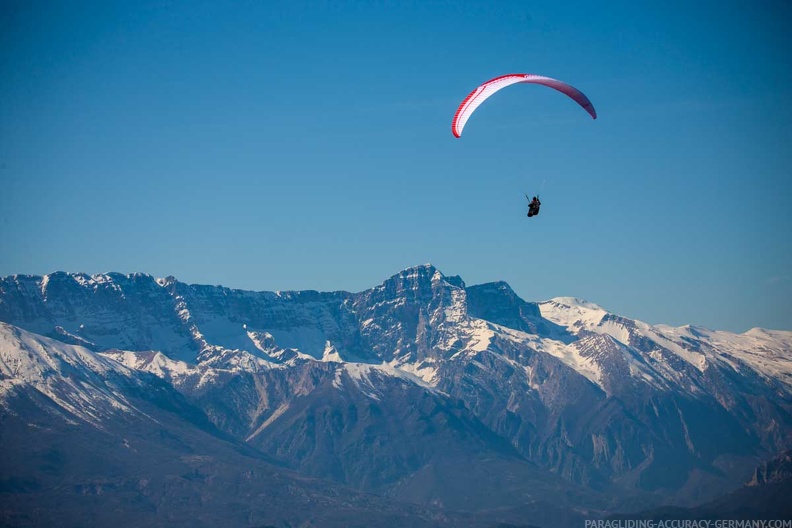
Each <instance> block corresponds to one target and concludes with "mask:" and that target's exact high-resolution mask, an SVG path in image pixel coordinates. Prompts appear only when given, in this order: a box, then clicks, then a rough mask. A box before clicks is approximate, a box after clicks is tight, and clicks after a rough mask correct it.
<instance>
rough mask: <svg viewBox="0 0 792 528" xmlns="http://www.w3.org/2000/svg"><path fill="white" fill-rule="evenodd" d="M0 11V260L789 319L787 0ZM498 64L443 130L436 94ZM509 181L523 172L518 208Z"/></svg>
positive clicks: (445, 95)
mask: <svg viewBox="0 0 792 528" xmlns="http://www.w3.org/2000/svg"><path fill="white" fill-rule="evenodd" d="M690 4H691V3H689V2H673V1H672V2H667V1H663V2H660V1H657V2H653V1H650V2H628V1H624V2H621V1H613V2H601V3H600V2H580V3H563V4H562V3H558V2H525V1H520V2H511V1H499V2H439V1H438V2H423V1H421V2H419V1H415V2H410V1H404V2H402V1H400V2H396V1H393V2H389V1H381V2H293V1H292V2H279V1H266V2H253V1H248V2H202V1H184V2H170V1H169V2H148V1H141V2H105V1H102V2H82V1H73V2H30V1H17V0H10V1H6V2H3V3H2V5H0V185H1V186H2V187H0V188H2V192H0V275H8V274H14V273H25V274H46V273H50V272H53V271H56V270H65V271H83V272H87V273H98V272H104V271H120V272H133V271H142V272H146V273H151V274H153V275H155V276H165V275H174V276H176V277H177V278H178V279H180V280H182V281H185V282H191V283H205V284H223V285H225V286H229V287H234V288H243V289H252V290H287V289H316V290H348V291H361V290H364V289H367V288H370V287H372V286H375V285H376V284H379V283H380V282H381V281H382V280H384V279H385V278H387V277H388V276H390V275H391V274H393V273H396V272H398V271H399V270H400V269H403V268H405V267H408V266H412V265H418V264H423V263H427V262H430V263H432V264H434V265H435V266H437V267H438V268H439V269H440V270H441V271H442V272H443V273H445V274H447V275H457V274H458V275H461V276H462V278H463V279H464V280H465V281H466V282H467V283H468V284H477V283H482V282H488V281H494V280H505V281H507V282H509V284H511V286H512V287H513V288H514V289H515V291H516V292H517V293H518V294H519V295H520V296H522V297H523V298H525V299H526V300H533V301H540V300H545V299H548V298H550V297H555V296H575V297H580V298H583V299H587V300H589V301H592V302H596V303H598V304H600V305H602V306H603V307H604V308H606V309H608V310H610V311H613V312H616V313H619V314H622V315H625V316H628V317H633V318H637V319H641V320H643V321H646V322H649V323H667V324H673V325H682V324H700V325H704V326H708V327H710V328H714V329H724V330H732V331H738V332H742V331H745V330H748V329H749V328H751V327H754V326H762V327H765V328H775V329H786V330H792V212H790V203H792V148H791V146H790V138H792V105H790V103H789V100H790V86H791V85H792V51H791V50H792V37H790V32H789V29H788V28H789V24H790V23H791V22H792V4H790V3H789V2H783V1H777V2H776V1H765V2H749V1H745V2H742V1H736V0H735V1H732V2H714V1H713V2H696V3H695V4H696V5H690ZM506 73H536V74H541V75H547V76H550V77H554V78H557V79H561V80H564V81H566V82H568V83H570V84H572V85H574V86H575V87H577V88H579V89H581V90H582V91H583V92H584V93H585V94H586V95H587V96H588V97H589V98H590V99H591V101H592V102H593V103H594V106H595V107H596V109H597V112H598V114H599V118H598V119H597V120H596V121H593V120H591V119H590V118H589V116H588V115H587V114H586V113H585V112H584V111H583V110H581V109H580V108H579V107H578V106H577V105H575V103H573V102H572V101H570V100H568V99H566V98H565V97H564V96H563V95H560V94H558V93H557V92H554V91H553V90H550V89H547V88H544V87H539V86H531V85H516V86H512V87H510V88H507V89H505V90H503V91H502V92H499V93H498V94H497V95H496V96H495V97H493V98H492V99H491V100H489V101H487V102H486V103H485V104H484V105H483V106H482V107H481V108H479V110H478V111H477V112H476V113H475V114H474V115H473V117H472V118H471V119H470V121H469V122H468V124H467V127H466V128H465V132H464V134H463V136H462V138H460V139H456V138H454V137H453V135H452V134H451V131H450V125H451V118H452V117H453V114H454V111H455V110H456V107H457V105H458V104H459V103H460V102H461V100H462V99H463V98H464V97H465V96H466V95H467V94H468V93H469V92H470V91H471V90H472V89H473V88H474V87H475V86H476V85H478V84H480V83H482V82H484V81H486V80H488V79H490V78H492V77H496V76H498V75H502V74H506ZM523 192H528V193H530V194H534V193H536V192H541V197H542V202H543V207H542V212H541V215H540V216H538V217H536V218H534V219H531V220H528V219H527V218H526V216H525V212H526V200H525V198H524V196H523Z"/></svg>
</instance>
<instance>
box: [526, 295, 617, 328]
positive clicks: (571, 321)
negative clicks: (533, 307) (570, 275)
mask: <svg viewBox="0 0 792 528" xmlns="http://www.w3.org/2000/svg"><path fill="white" fill-rule="evenodd" d="M539 310H540V311H541V313H542V317H544V318H545V319H548V320H550V321H552V322H554V323H556V324H558V325H561V326H566V327H575V326H577V327H591V326H595V325H597V324H599V323H600V322H601V321H602V319H603V318H604V317H605V316H606V315H608V311H606V310H605V309H604V308H602V307H601V306H599V305H598V304H594V303H592V302H589V301H585V300H582V299H578V298H576V297H554V298H552V299H550V300H549V301H544V302H541V303H539Z"/></svg>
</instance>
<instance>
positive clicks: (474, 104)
mask: <svg viewBox="0 0 792 528" xmlns="http://www.w3.org/2000/svg"><path fill="white" fill-rule="evenodd" d="M517 83H529V84H541V85H543V86H548V87H550V88H553V89H555V90H558V91H559V92H561V93H563V94H565V95H567V96H569V97H571V98H572V99H573V100H574V101H575V102H576V103H577V104H579V105H580V106H582V107H583V109H584V110H585V111H586V112H588V113H589V114H590V115H591V117H592V118H593V119H597V111H596V110H594V105H592V104H591V101H589V99H588V97H586V96H585V95H584V94H583V92H581V91H580V90H578V89H577V88H575V87H573V86H570V85H569V84H567V83H565V82H562V81H559V80H556V79H551V78H550V77H543V76H541V75H532V74H527V73H513V74H510V75H501V76H500V77H495V78H494V79H491V80H489V81H487V82H485V83H484V84H482V85H481V86H479V87H478V88H476V89H475V90H473V91H472V92H470V95H468V96H467V97H466V98H465V100H464V101H462V104H460V105H459V108H457V111H456V114H454V119H453V121H452V122H451V132H452V133H453V134H454V136H456V137H461V136H462V129H463V128H465V123H467V121H468V119H470V116H471V115H472V114H473V112H475V111H476V108H478V107H479V106H480V105H481V103H483V102H484V101H486V100H487V99H488V98H489V97H490V96H492V95H493V94H495V93H496V92H498V91H499V90H502V89H503V88H506V87H507V86H511V85H512V84H517Z"/></svg>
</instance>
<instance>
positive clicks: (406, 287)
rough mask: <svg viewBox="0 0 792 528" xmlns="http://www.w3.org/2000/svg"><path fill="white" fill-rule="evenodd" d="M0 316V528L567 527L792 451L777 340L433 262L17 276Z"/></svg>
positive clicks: (736, 481) (9, 283) (734, 478)
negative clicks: (300, 286)
mask: <svg viewBox="0 0 792 528" xmlns="http://www.w3.org/2000/svg"><path fill="white" fill-rule="evenodd" d="M0 321H2V323H0V401H2V407H0V424H1V427H0V435H2V436H1V438H2V446H3V450H2V452H3V455H2V460H0V469H1V470H2V473H1V475H2V476H0V501H2V502H0V509H1V510H2V513H1V515H2V517H0V518H2V522H4V523H5V524H8V525H15V526H17V525H18V526H41V525H51V524H53V523H55V524H59V525H63V526H67V525H74V526H85V525H91V524H93V525H105V524H110V523H111V522H124V523H126V524H129V523H130V522H131V523H132V524H146V525H152V526H155V525H163V526H165V525H168V526H173V525H187V524H189V525H191V526H195V525H197V526H202V525H206V526H209V525H212V526H217V525H233V526H306V527H307V526H357V525H360V526H370V525H377V526H481V527H487V526H497V525H498V524H499V523H501V524H504V523H505V524H509V525H513V526H580V525H582V520H583V519H592V518H605V517H606V516H608V515H611V514H613V513H617V512H622V513H629V512H637V511H639V510H647V509H652V508H660V507H667V506H672V507H679V508H683V507H697V506H699V505H702V504H706V503H708V502H709V501H717V500H718V498H719V497H722V496H724V495H725V494H728V493H732V492H735V491H736V490H738V489H739V488H740V487H741V486H742V485H743V484H744V483H745V482H746V481H748V480H749V479H751V478H752V476H755V475H757V474H758V473H757V466H759V465H760V464H762V463H767V461H769V460H771V459H773V457H775V456H777V455H778V454H779V453H783V452H784V451H786V450H789V449H792V414H791V411H792V332H788V331H779V330H767V329H758V328H756V329H752V330H750V331H748V332H746V333H743V334H734V333H729V332H723V331H716V330H710V329H706V328H701V327H695V326H683V327H670V326H664V325H649V324H646V323H643V322H640V321H636V320H632V319H629V318H626V317H622V316H619V315H616V314H613V313H610V312H608V311H606V310H605V309H603V308H602V307H600V306H598V305H596V304H593V303H590V302H586V301H583V300H579V299H575V298H567V297H559V298H555V299H551V300H548V301H544V302H529V301H525V300H523V299H521V298H520V297H519V296H518V295H516V294H515V292H514V291H513V290H512V289H511V288H510V287H509V286H508V284H506V283H504V282H495V283H488V284H482V285H475V286H467V285H466V284H465V283H464V281H463V280H462V279H461V278H460V277H457V276H446V275H444V274H443V273H441V272H440V271H439V270H438V269H436V268H435V267H433V266H432V265H429V264H427V265H422V266H416V267H413V268H408V269H405V270H403V271H401V272H399V273H397V274H396V275H394V276H392V277H390V278H389V279H387V280H386V281H384V282H383V283H382V284H381V285H379V286H377V287H374V288H371V289H369V290H366V291H363V292H358V293H349V292H340V291H339V292H316V291H299V292H295V291H286V292H250V291H242V290H234V289H229V288H225V287H222V286H204V285H188V284H184V283H181V282H179V281H177V280H176V279H175V278H173V277H166V278H154V277H152V276H150V275H146V274H131V275H124V274H118V273H107V274H100V275H92V276H89V275H86V274H79V273H64V272H57V273H53V274H50V275H46V276H44V277H38V276H22V275H15V276H9V277H5V278H2V279H0ZM763 478H764V477H763ZM771 480H772V479H771ZM778 484H779V483H778V481H777V480H773V481H772V482H764V481H762V482H757V483H756V486H766V485H774V486H777V485H778ZM55 521H57V522H55Z"/></svg>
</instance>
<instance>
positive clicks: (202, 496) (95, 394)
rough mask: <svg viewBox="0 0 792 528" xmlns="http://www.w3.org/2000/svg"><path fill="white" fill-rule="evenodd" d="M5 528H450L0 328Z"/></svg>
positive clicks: (84, 356) (156, 384) (103, 363)
mask: <svg viewBox="0 0 792 528" xmlns="http://www.w3.org/2000/svg"><path fill="white" fill-rule="evenodd" d="M0 403H2V405H0V445H2V446H3V449H2V455H0V522H2V524H3V526H108V525H113V524H119V523H120V524H122V525H126V526H207V527H209V526H229V525H233V526H285V525H288V526H314V525H315V526H349V520H350V519H355V522H358V523H360V524H361V525H363V526H365V525H376V526H394V527H395V526H400V527H409V526H427V527H428V526H453V525H454V523H452V522H451V521H448V520H444V519H435V518H434V516H435V514H432V513H429V512H426V511H423V510H421V509H419V508H417V507H412V506H409V505H405V504H400V503H395V502H393V501H389V500H388V499H384V498H379V497H376V496H372V495H365V494H362V493H359V492H357V491H354V490H351V489H348V488H344V487H342V486H338V485H334V484H331V483H328V482H323V481H319V480H315V479H307V478H305V477H303V476H300V475H299V474H297V473H295V472H293V471H289V470H288V469H285V468H284V467H283V466H282V465H280V464H277V463H275V462H274V461H272V460H271V459H268V458H267V457H266V456H264V455H263V454H262V453H261V452H259V451H257V450H255V449H253V448H251V447H250V446H248V445H247V444H245V443H244V442H243V441H241V440H238V439H235V438H234V437H232V436H230V435H228V434H226V433H224V432H222V431H221V430H219V429H218V428H217V427H215V426H214V425H213V424H212V423H211V422H210V421H209V420H208V419H207V417H206V415H205V413H203V412H202V411H201V410H200V409H198V408H197V407H195V406H193V405H191V404H190V403H189V402H187V401H186V399H185V398H184V396H183V395H182V394H181V393H179V392H178V391H176V390H175V389H174V388H173V387H172V386H171V385H170V384H169V383H167V382H165V381H163V380H162V379H161V378H160V377H158V376H155V375H153V374H150V373H147V372H143V371H136V370H132V369H129V368H127V367H125V366H124V365H122V364H120V363H118V362H116V361H114V360H112V359H108V358H106V357H103V356H101V355H98V354H95V353H93V352H91V351H89V350H88V349H86V348H84V347H81V346H73V345H67V344H64V343H61V342H58V341H55V340H51V339H48V338H45V337H41V336H38V335H36V334H32V333H29V332H27V331H25V330H22V329H20V328H17V327H13V326H10V325H7V324H5V323H0Z"/></svg>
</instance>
